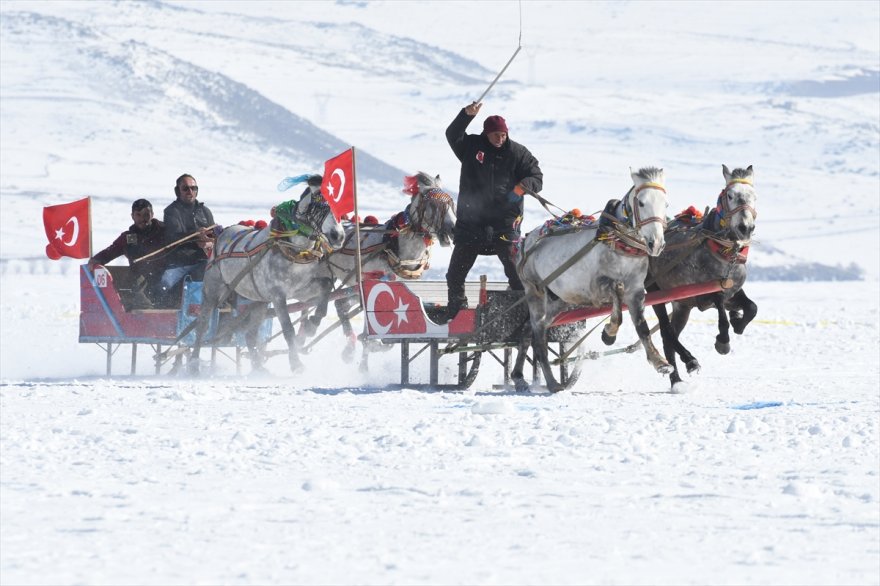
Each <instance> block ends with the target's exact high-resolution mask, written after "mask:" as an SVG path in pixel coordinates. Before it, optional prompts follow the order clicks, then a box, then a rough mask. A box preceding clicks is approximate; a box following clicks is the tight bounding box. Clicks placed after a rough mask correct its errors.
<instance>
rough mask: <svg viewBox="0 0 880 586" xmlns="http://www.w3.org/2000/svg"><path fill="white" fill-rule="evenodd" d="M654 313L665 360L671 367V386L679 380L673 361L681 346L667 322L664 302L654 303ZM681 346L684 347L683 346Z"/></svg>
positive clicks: (675, 364) (667, 316)
mask: <svg viewBox="0 0 880 586" xmlns="http://www.w3.org/2000/svg"><path fill="white" fill-rule="evenodd" d="M654 314H655V315H656V316H657V321H658V322H659V323H660V338H661V339H662V340H663V354H664V356H666V361H667V362H669V365H670V366H671V367H672V372H670V373H669V382H670V384H671V385H672V386H675V385H676V383H680V382H681V376H680V375H679V374H678V364H677V363H676V361H675V352H676V350H677V347H678V346H681V343H680V342H679V341H678V337H677V336H676V335H675V332H673V330H672V324H671V323H670V322H669V314H668V313H666V304H665V303H658V304H656V305H655V306H654ZM681 347H682V348H684V346H681Z"/></svg>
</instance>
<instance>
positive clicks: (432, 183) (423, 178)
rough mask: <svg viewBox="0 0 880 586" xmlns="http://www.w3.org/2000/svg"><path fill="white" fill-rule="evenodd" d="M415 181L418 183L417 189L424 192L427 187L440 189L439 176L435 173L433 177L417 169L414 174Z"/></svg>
mask: <svg viewBox="0 0 880 586" xmlns="http://www.w3.org/2000/svg"><path fill="white" fill-rule="evenodd" d="M415 177H416V181H417V182H418V184H419V191H420V192H422V193H424V192H425V191H427V190H429V189H442V188H443V185H442V183H441V182H440V176H439V175H437V176H435V177H431V175H429V174H428V173H425V172H424V171H419V172H418V173H416V175H415Z"/></svg>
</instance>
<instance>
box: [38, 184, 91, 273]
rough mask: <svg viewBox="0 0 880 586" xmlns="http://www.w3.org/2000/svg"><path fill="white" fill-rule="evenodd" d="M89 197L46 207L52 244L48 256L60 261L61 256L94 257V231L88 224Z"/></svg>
mask: <svg viewBox="0 0 880 586" xmlns="http://www.w3.org/2000/svg"><path fill="white" fill-rule="evenodd" d="M89 209H90V208H89V198H88V197H87V198H85V199H80V200H78V201H74V202H71V203H65V204H61V205H57V206H47V207H44V208H43V227H44V228H45V229H46V237H47V238H48V239H49V244H48V245H46V256H48V257H49V258H51V259H52V260H58V259H59V258H61V257H62V256H69V257H71V258H89V257H91V256H92V231H91V226H90V223H89V216H90V214H89Z"/></svg>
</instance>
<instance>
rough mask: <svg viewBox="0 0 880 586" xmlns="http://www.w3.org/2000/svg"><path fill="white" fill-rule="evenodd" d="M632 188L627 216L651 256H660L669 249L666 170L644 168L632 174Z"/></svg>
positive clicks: (627, 202) (627, 205)
mask: <svg viewBox="0 0 880 586" xmlns="http://www.w3.org/2000/svg"><path fill="white" fill-rule="evenodd" d="M630 175H631V176H632V180H633V187H632V189H630V190H629V193H627V195H626V198H625V199H626V204H625V205H626V212H627V216H628V217H629V220H630V222H631V226H632V228H633V229H635V230H637V231H638V232H639V234H640V235H641V237H642V238H643V239H644V240H645V246H646V247H647V250H648V254H649V255H651V256H658V255H659V254H660V253H661V252H662V251H663V248H664V247H665V246H666V239H665V237H664V234H663V232H664V231H665V230H666V208H667V207H669V202H668V200H667V198H666V187H665V185H664V183H665V181H666V179H665V176H664V174H663V169H658V168H656V167H643V168H642V169H639V170H638V171H637V172H632V170H631V171H630Z"/></svg>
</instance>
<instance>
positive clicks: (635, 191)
mask: <svg viewBox="0 0 880 586" xmlns="http://www.w3.org/2000/svg"><path fill="white" fill-rule="evenodd" d="M643 189H659V190H660V191H662V192H663V193H664V194H665V193H666V188H665V187H663V186H662V185H660V184H659V183H654V182H652V181H649V182H647V183H642V184H641V185H639V186H638V188H636V187H635V186H633V187H631V188H630V190H629V193H628V194H627V197H625V198H624V199H625V200H626V204H625V205H624V211H625V212H627V213H628V214H629V216H630V218H631V223H632V227H633V228H635V229H636V230H638V229H639V228H641V227H642V226H645V225H647V224H650V223H651V222H660V225H661V226H663V229H664V230H666V217H665V216H663V217H660V216H650V217H648V218H642V216H641V214H640V213H639V206H637V205H632V204H631V203H630V197H631V198H632V200H633V201H635V199H636V197H637V196H638V195H639V192H640V191H641V190H643ZM627 208H629V210H627Z"/></svg>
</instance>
